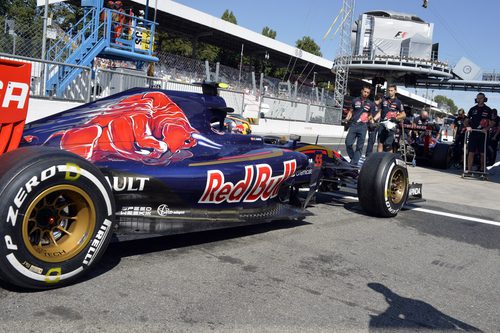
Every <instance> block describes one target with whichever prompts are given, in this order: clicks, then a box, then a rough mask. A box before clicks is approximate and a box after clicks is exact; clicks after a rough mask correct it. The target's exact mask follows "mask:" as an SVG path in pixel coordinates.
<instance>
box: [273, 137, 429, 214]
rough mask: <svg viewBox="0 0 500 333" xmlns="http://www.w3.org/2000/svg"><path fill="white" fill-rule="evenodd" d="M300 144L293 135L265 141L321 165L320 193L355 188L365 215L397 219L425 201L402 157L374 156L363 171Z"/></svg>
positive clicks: (313, 146)
mask: <svg viewBox="0 0 500 333" xmlns="http://www.w3.org/2000/svg"><path fill="white" fill-rule="evenodd" d="M300 140H301V137H300V136H296V135H291V136H290V139H289V140H285V139H282V138H279V137H277V136H265V137H264V142H266V143H267V144H269V145H272V146H276V147H281V148H285V149H291V150H294V151H297V152H301V153H304V154H306V155H307V156H309V158H310V159H314V160H315V163H316V164H317V165H321V168H320V171H319V176H318V183H319V184H318V189H319V191H322V192H335V191H338V190H340V189H341V188H342V187H343V186H348V185H351V186H355V187H356V188H357V194H358V198H359V203H360V205H361V207H362V208H363V209H364V210H365V212H367V213H368V214H370V215H373V216H380V217H393V216H396V215H397V213H398V212H399V211H400V210H401V208H402V207H403V206H404V204H405V203H406V202H407V201H410V200H411V201H413V202H417V201H420V200H421V199H422V184H417V183H411V184H410V182H409V179H408V170H407V167H406V163H405V162H404V161H403V160H402V159H401V158H400V157H399V155H398V154H392V153H372V154H371V155H370V156H369V157H368V158H367V159H366V160H365V161H364V163H363V165H362V167H361V168H360V167H358V166H353V165H352V164H350V163H349V162H348V161H347V160H346V159H345V158H344V157H343V156H342V155H341V154H339V153H338V152H337V151H335V150H333V149H330V148H328V147H326V146H323V145H318V144H317V143H315V144H310V143H304V142H301V141H300ZM305 172H309V173H311V172H310V171H307V170H306V171H305Z"/></svg>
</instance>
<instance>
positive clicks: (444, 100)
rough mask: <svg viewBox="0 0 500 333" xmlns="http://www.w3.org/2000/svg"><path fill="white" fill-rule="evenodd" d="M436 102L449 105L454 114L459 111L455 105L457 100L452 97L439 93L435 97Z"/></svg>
mask: <svg viewBox="0 0 500 333" xmlns="http://www.w3.org/2000/svg"><path fill="white" fill-rule="evenodd" d="M434 102H436V103H438V104H442V105H446V106H448V107H449V108H450V112H451V113H453V114H456V113H457V110H458V107H457V106H456V105H455V102H454V101H453V100H452V99H451V98H448V97H446V96H443V95H437V96H435V97H434Z"/></svg>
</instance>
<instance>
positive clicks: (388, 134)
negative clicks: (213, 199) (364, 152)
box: [377, 84, 406, 153]
mask: <svg viewBox="0 0 500 333" xmlns="http://www.w3.org/2000/svg"><path fill="white" fill-rule="evenodd" d="M396 92H397V87H396V85H395V84H391V85H389V87H388V88H387V93H388V94H389V96H386V97H385V100H384V101H383V102H382V110H381V115H380V119H381V121H385V120H391V121H394V122H397V123H399V122H400V121H402V120H404V119H405V118H406V113H405V110H404V108H403V103H401V101H400V100H399V99H398V98H397V97H396ZM395 134H396V131H395V130H387V129H386V128H385V126H380V129H379V133H378V140H379V141H378V142H379V143H378V148H377V150H378V151H379V152H382V151H391V152H393V153H395V152H396V151H397V149H398V142H396V140H395Z"/></svg>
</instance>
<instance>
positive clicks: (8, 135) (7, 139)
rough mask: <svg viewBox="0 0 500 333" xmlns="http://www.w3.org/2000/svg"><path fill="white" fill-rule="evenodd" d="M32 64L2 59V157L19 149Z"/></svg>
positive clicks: (26, 107) (0, 117)
mask: <svg viewBox="0 0 500 333" xmlns="http://www.w3.org/2000/svg"><path fill="white" fill-rule="evenodd" d="M30 81H31V64H30V63H25V62H18V61H13V60H6V59H0V155H2V154H3V153H6V152H8V151H11V150H14V149H16V148H17V147H18V145H19V142H20V141H21V137H22V135H23V129H24V123H25V121H26V116H27V114H28V102H29V94H30Z"/></svg>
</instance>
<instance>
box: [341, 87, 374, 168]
mask: <svg viewBox="0 0 500 333" xmlns="http://www.w3.org/2000/svg"><path fill="white" fill-rule="evenodd" d="M370 93H371V86H369V85H365V86H363V88H361V96H360V97H357V98H354V99H353V100H352V108H351V109H350V110H349V113H348V114H347V116H346V120H347V121H350V122H351V126H350V127H349V131H348V132H347V137H346V139H345V145H346V150H347V154H348V155H349V158H350V159H351V164H352V165H357V164H358V162H359V159H360V158H361V154H362V153H363V146H364V145H365V137H366V131H367V129H368V126H367V124H368V122H369V121H370V120H371V119H373V117H374V116H375V115H376V113H377V108H376V106H375V103H374V102H373V101H371V100H369V99H368V97H369V96H370ZM354 143H356V150H354V149H353V146H354Z"/></svg>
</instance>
